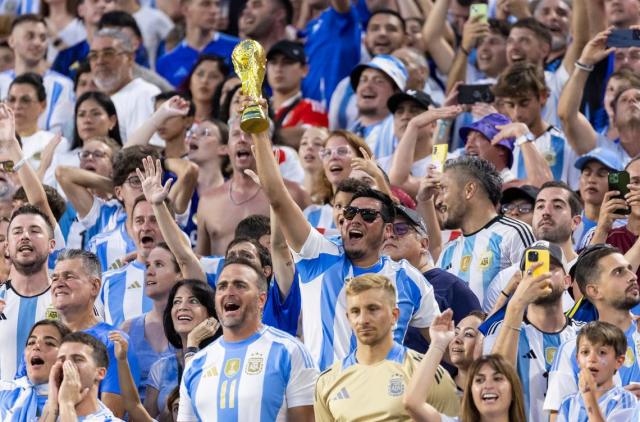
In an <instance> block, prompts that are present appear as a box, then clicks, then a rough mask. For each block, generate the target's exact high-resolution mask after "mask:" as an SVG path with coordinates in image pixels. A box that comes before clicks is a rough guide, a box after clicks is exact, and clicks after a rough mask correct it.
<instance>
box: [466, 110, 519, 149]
mask: <svg viewBox="0 0 640 422" xmlns="http://www.w3.org/2000/svg"><path fill="white" fill-rule="evenodd" d="M509 123H511V119H509V118H508V117H507V116H505V115H503V114H499V113H491V114H489V115H487V116H484V117H483V118H482V119H480V120H478V121H477V122H473V123H471V124H470V125H468V126H463V127H461V128H460V132H459V133H460V138H462V141H463V142H464V143H466V142H467V136H469V132H471V131H472V130H475V131H476V132H480V133H481V134H483V135H484V137H485V138H487V139H488V140H489V141H491V140H492V139H493V138H494V137H495V136H496V135H497V134H498V132H500V129H498V128H497V127H496V126H502V125H508V124H509ZM504 141H508V142H504V144H505V145H502V144H503V142H502V141H501V142H500V144H499V145H502V146H504V147H507V148H509V149H511V150H513V142H514V141H515V139H514V138H507V139H505V140H504ZM507 144H508V145H507Z"/></svg>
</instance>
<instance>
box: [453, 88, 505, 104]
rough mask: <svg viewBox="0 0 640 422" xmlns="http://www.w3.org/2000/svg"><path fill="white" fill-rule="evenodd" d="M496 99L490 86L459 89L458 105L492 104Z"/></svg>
mask: <svg viewBox="0 0 640 422" xmlns="http://www.w3.org/2000/svg"><path fill="white" fill-rule="evenodd" d="M495 99H496V98H495V97H494V95H493V92H491V85H489V84H483V85H460V86H459V87H458V104H475V103H492V102H493V101H494V100H495Z"/></svg>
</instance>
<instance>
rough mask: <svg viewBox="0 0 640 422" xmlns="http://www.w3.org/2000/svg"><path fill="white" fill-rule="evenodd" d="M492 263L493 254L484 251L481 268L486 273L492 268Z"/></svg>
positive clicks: (481, 257) (481, 256)
mask: <svg viewBox="0 0 640 422" xmlns="http://www.w3.org/2000/svg"><path fill="white" fill-rule="evenodd" d="M492 262H493V252H491V251H484V252H483V253H482V255H480V264H479V267H480V268H481V269H482V270H483V271H484V270H486V269H487V268H489V267H490V266H491V263H492Z"/></svg>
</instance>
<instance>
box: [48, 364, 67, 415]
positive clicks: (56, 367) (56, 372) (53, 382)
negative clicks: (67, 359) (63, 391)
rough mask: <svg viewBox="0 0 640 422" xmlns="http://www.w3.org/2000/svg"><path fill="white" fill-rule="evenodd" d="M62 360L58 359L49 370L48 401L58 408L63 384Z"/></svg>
mask: <svg viewBox="0 0 640 422" xmlns="http://www.w3.org/2000/svg"><path fill="white" fill-rule="evenodd" d="M62 379H63V375H62V362H60V361H56V362H55V363H54V364H53V366H52V367H51V371H49V398H48V400H47V403H48V404H50V405H52V406H53V405H55V407H56V408H57V403H58V394H59V393H60V384H62Z"/></svg>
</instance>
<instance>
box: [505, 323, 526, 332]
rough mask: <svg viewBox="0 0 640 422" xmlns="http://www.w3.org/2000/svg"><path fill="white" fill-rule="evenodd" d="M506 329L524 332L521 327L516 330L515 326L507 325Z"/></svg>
mask: <svg viewBox="0 0 640 422" xmlns="http://www.w3.org/2000/svg"><path fill="white" fill-rule="evenodd" d="M505 327H507V328H508V329H510V330H513V331H517V332H520V331H522V330H521V328H520V327H517V328H516V327H513V326H511V325H507V324H505Z"/></svg>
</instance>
